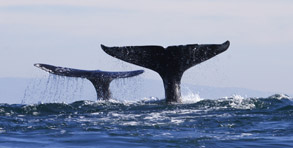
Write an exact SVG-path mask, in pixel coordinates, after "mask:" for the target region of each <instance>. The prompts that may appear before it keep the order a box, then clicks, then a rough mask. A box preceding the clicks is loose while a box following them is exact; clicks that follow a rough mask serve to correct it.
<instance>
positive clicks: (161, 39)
mask: <svg viewBox="0 0 293 148" xmlns="http://www.w3.org/2000/svg"><path fill="white" fill-rule="evenodd" d="M292 18H293V1H291V0H243V1H238V0H237V1H236V0H221V1H215V0H0V51H1V53H0V67H1V72H0V77H36V75H37V74H36V73H39V72H41V71H40V70H39V69H37V68H35V67H33V66H32V65H33V64H34V63H37V62H40V63H48V64H53V65H59V66H67V67H74V68H82V69H101V70H109V71H118V70H134V69H144V68H142V67H138V66H133V65H131V64H127V63H124V62H121V61H119V60H117V59H114V58H112V57H110V56H109V55H107V54H106V53H104V52H103V51H102V50H101V48H100V44H105V45H108V46H124V45H149V44H155V45H163V46H168V45H177V44H191V43H200V44H206V43H209V44H211V43H216V44H219V43H223V42H225V41H226V40H230V41H231V46H230V48H229V49H228V51H226V52H225V53H223V54H220V55H218V56H217V57H216V58H213V59H211V60H209V61H207V62H204V63H202V64H200V65H199V66H195V67H193V68H191V69H189V70H188V71H186V73H185V74H184V76H183V83H192V84H200V85H208V86H222V87H244V88H251V89H256V90H264V91H271V92H276V93H288V94H293V78H292V75H293V58H292V55H293V45H292V43H293V19H292ZM145 70H146V72H145V74H144V75H143V77H145V78H150V79H160V77H159V75H158V74H157V73H155V72H153V71H151V70H147V69H145ZM41 73H42V72H41Z"/></svg>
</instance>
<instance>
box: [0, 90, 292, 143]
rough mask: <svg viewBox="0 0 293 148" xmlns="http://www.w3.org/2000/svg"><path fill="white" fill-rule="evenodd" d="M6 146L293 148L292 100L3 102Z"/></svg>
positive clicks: (0, 124) (0, 135) (1, 138)
mask: <svg viewBox="0 0 293 148" xmlns="http://www.w3.org/2000/svg"><path fill="white" fill-rule="evenodd" d="M0 147H1V148H2V147H201V148H203V147H205V148H215V147H219V148H220V147H223V148H224V147H225V148H227V147H233V148H237V147H238V148H252V147H253V148H257V147H260V148H263V147H267V148H274V147H275V148H286V147H288V148H289V147H290V148H292V147H293V101H292V98H290V97H289V96H286V95H281V94H277V95H273V96H270V97H267V98H243V97H241V96H234V97H228V98H219V99H214V100H208V99H200V98H198V97H197V96H189V97H185V99H184V102H183V103H182V104H171V105H170V104H169V105H168V104H165V102H164V100H160V99H156V98H146V99H144V100H141V101H115V100H110V101H86V100H83V101H76V102H73V103H39V104H0Z"/></svg>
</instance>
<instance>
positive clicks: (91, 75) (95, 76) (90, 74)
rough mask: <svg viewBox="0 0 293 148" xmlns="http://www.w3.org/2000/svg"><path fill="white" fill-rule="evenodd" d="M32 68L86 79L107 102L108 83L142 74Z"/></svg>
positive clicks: (44, 65) (41, 66) (137, 72)
mask: <svg viewBox="0 0 293 148" xmlns="http://www.w3.org/2000/svg"><path fill="white" fill-rule="evenodd" d="M34 66H36V67H38V68H40V69H42V70H45V71H47V72H49V73H52V74H55V75H60V76H66V77H78V78H86V79H88V80H89V81H90V82H91V83H92V84H93V85H94V87H95V89H96V93H97V97H98V99H103V100H109V99H110V98H111V91H110V89H109V87H110V83H111V81H112V80H114V79H119V78H128V77H133V76H137V75H139V74H142V73H143V72H144V71H143V70H136V71H125V72H109V71H100V70H80V69H73V68H67V67H57V66H53V65H48V64H39V63H37V64H34Z"/></svg>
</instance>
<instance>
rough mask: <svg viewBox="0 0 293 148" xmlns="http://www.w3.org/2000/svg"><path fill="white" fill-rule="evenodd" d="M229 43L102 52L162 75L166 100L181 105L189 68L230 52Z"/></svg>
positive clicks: (134, 48)
mask: <svg viewBox="0 0 293 148" xmlns="http://www.w3.org/2000/svg"><path fill="white" fill-rule="evenodd" d="M229 46H230V42H229V41H226V42H224V43H223V44H188V45H179V46H168V47H167V48H164V47H162V46H124V47H106V46H104V45H101V47H102V49H103V50H104V51H105V52H106V53H107V54H109V55H111V56H113V57H116V58H118V59H121V60H123V61H126V62H129V63H132V64H136V65H139V66H142V67H146V68H149V69H151V70H154V71H156V72H158V73H159V75H160V76H161V78H162V80H163V83H164V88H165V97H166V101H167V102H168V103H169V102H180V98H181V93H180V83H181V82H180V81H181V77H182V75H183V73H184V71H186V70H187V69H189V68H190V67H192V66H194V65H196V64H199V63H201V62H203V61H206V60H208V59H210V58H212V57H214V56H216V55H218V54H220V53H222V52H224V51H226V50H227V49H228V47H229Z"/></svg>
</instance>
